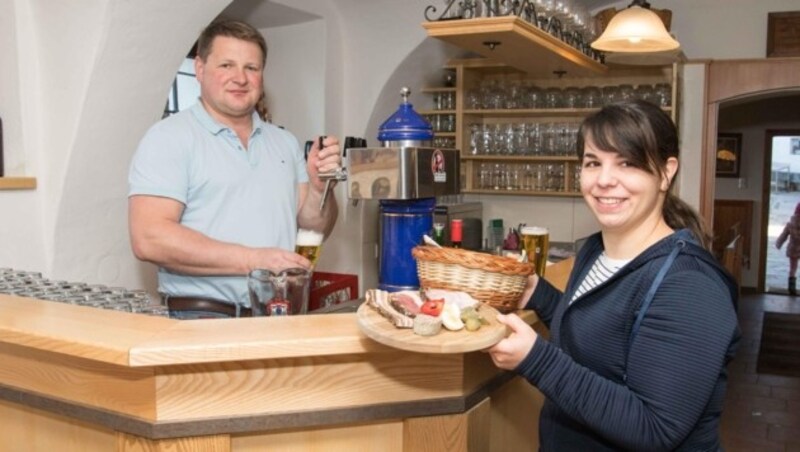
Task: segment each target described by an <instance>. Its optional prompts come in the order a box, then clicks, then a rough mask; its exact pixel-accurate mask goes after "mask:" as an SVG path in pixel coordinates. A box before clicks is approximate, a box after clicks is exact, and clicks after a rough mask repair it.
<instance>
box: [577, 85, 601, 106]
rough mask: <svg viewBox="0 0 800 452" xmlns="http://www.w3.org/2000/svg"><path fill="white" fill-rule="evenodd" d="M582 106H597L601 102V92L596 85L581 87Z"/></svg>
mask: <svg viewBox="0 0 800 452" xmlns="http://www.w3.org/2000/svg"><path fill="white" fill-rule="evenodd" d="M581 91H583V93H582V94H583V106H584V107H585V108H598V107H600V106H601V105H602V104H603V93H602V92H601V91H600V88H598V87H596V86H587V87H585V88H583V89H582V90H581Z"/></svg>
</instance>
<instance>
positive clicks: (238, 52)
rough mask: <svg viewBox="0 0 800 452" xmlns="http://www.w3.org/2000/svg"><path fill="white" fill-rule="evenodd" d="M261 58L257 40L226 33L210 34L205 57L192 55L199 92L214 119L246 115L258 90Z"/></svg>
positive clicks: (226, 121)
mask: <svg viewBox="0 0 800 452" xmlns="http://www.w3.org/2000/svg"><path fill="white" fill-rule="evenodd" d="M262 61H263V60H262V55H261V49H260V48H259V47H258V45H257V44H255V43H252V42H249V41H242V40H240V39H236V38H231V37H228V36H217V37H216V38H214V41H213V42H212V45H211V52H210V53H209V55H208V58H207V59H206V61H202V60H201V59H200V58H196V59H195V62H194V67H195V73H196V74H197V81H198V82H199V83H200V95H201V98H202V99H203V103H204V104H205V106H206V109H207V110H209V113H210V114H211V116H212V117H213V118H214V119H216V120H218V121H220V122H222V123H229V122H231V121H234V120H236V119H241V118H243V117H249V116H250V114H251V113H252V112H253V108H254V107H255V105H256V103H257V102H258V98H259V97H260V96H261V92H262V83H263V73H264V72H263V71H264V67H263V65H262Z"/></svg>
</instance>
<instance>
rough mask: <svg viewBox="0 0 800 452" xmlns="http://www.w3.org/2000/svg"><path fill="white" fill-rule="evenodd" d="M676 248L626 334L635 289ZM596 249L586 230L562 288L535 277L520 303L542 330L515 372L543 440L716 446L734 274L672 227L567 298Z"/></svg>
mask: <svg viewBox="0 0 800 452" xmlns="http://www.w3.org/2000/svg"><path fill="white" fill-rule="evenodd" d="M675 247H679V248H680V251H679V253H678V254H677V256H676V258H675V260H674V262H673V263H672V264H671V265H670V266H669V270H668V271H667V273H666V275H665V277H664V278H663V280H662V282H661V284H660V285H659V286H658V290H657V291H656V293H655V296H654V297H653V299H652V303H651V304H650V306H649V308H648V309H647V310H646V312H645V316H644V319H643V321H642V322H641V325H640V328H639V329H638V332H637V333H636V335H635V336H632V335H631V330H632V325H633V323H634V321H635V319H636V317H637V314H638V313H639V308H640V305H641V303H642V300H643V299H644V298H645V293H646V292H647V291H648V290H649V289H650V286H651V285H652V282H653V280H654V279H655V276H656V274H657V273H658V272H659V270H660V269H661V268H662V267H663V266H664V263H665V261H666V260H667V256H668V255H669V254H670V252H671V251H672V250H673V249H675ZM602 251H603V243H602V238H601V236H600V234H595V235H594V236H592V237H591V238H590V239H589V240H588V241H587V243H586V245H585V246H584V247H583V248H582V249H581V251H580V252H579V253H578V256H577V258H576V262H575V267H574V269H573V271H572V274H571V275H570V278H569V282H568V284H567V288H566V292H565V293H564V294H562V293H561V292H559V291H558V290H557V289H555V288H554V287H553V286H551V285H550V284H549V283H547V282H546V281H544V280H541V279H540V281H539V284H538V285H537V287H536V290H535V292H534V294H533V296H532V297H531V299H530V300H529V301H528V304H527V308H528V309H534V310H535V311H536V312H537V314H538V315H539V317H540V318H541V320H542V321H543V322H544V323H545V324H546V325H548V327H549V328H550V340H549V341H548V340H545V339H544V338H542V337H541V336H540V337H539V338H538V339H537V340H536V343H535V344H534V347H533V348H532V349H531V352H530V353H529V354H528V356H527V357H526V358H525V360H523V362H522V363H520V365H519V366H518V367H517V369H516V372H518V373H519V374H520V375H521V376H523V377H525V378H526V379H527V380H528V381H529V382H530V383H532V384H533V385H535V386H536V387H537V388H539V390H541V391H542V393H543V394H544V395H545V396H546V397H547V399H546V401H545V405H544V408H543V409H542V413H541V418H540V430H539V437H540V442H541V449H542V450H544V451H605V450H636V451H661V450H665V451H666V450H687V451H688V450H691V451H706V450H718V449H720V447H721V446H720V440H719V422H720V414H721V411H722V405H723V400H724V396H725V387H726V383H727V372H726V368H725V366H726V364H727V363H728V362H729V361H730V360H731V359H732V358H733V355H734V352H735V349H736V345H737V343H738V341H739V338H740V332H739V328H738V325H737V318H736V308H735V304H736V302H737V294H738V290H737V286H736V282H735V281H734V280H733V278H732V277H731V276H730V274H729V273H728V272H726V271H725V270H724V269H723V268H722V267H720V266H719V264H718V263H717V261H716V260H715V259H714V257H713V256H712V255H711V254H710V253H709V252H708V251H706V250H705V249H703V248H702V247H700V246H699V245H698V244H697V243H696V242H695V241H694V240H693V239H692V235H691V233H690V232H689V231H688V230H681V231H677V232H675V233H673V234H671V235H670V236H668V237H666V238H664V239H662V240H661V241H659V242H658V243H656V244H654V245H653V246H651V247H650V248H648V249H647V250H645V251H644V252H643V253H641V254H640V255H639V256H637V257H636V258H635V259H633V260H632V261H631V262H629V263H628V264H627V265H625V266H624V267H623V268H622V269H620V270H619V271H618V272H617V273H616V274H615V275H614V276H612V277H611V278H610V279H609V280H608V281H606V282H604V283H603V284H601V285H599V286H597V287H595V288H594V289H592V290H590V291H588V292H587V293H585V294H583V295H582V296H581V297H579V298H577V299H576V300H575V301H574V302H573V303H572V304H569V300H570V299H571V298H572V294H573V293H574V291H575V290H576V289H577V287H578V286H579V285H580V283H581V281H582V280H583V278H584V276H585V275H586V273H587V272H588V271H589V269H590V268H591V266H592V264H593V263H594V261H595V260H596V259H597V257H598V256H599V255H600V253H601V252H602ZM629 341H631V342H630V344H629Z"/></svg>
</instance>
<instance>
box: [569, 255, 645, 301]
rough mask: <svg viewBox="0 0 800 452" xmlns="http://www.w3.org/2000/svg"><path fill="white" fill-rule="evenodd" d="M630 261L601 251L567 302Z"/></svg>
mask: <svg viewBox="0 0 800 452" xmlns="http://www.w3.org/2000/svg"><path fill="white" fill-rule="evenodd" d="M630 261H631V260H630V259H611V258H610V257H608V256H607V255H606V252H605V251H603V252H602V253H601V254H600V255H599V256H597V260H595V261H594V264H593V265H592V268H591V269H590V270H589V273H587V274H586V278H584V279H583V281H582V282H581V285H580V286H578V290H576V291H575V294H574V295H572V299H571V300H570V301H569V303H570V304H572V302H573V301H575V299H577V298H578V297H580V296H581V295H583V294H585V293H586V292H588V291H590V290H592V289H594V288H595V287H597V286H599V285H600V284H602V283H604V282H606V281H607V280H608V279H609V278H611V276H613V275H614V273H616V272H617V271H619V269H620V268H622V267H624V266H625V264H627V263H628V262H630Z"/></svg>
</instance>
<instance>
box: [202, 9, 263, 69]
mask: <svg viewBox="0 0 800 452" xmlns="http://www.w3.org/2000/svg"><path fill="white" fill-rule="evenodd" d="M217 36H228V37H230V38H235V39H241V40H242V41H248V42H252V43H253V44H256V45H258V47H259V48H260V49H261V55H262V60H261V64H262V66H263V65H264V64H266V62H267V42H266V41H265V40H264V36H262V35H261V33H260V32H259V31H258V30H256V29H255V28H254V27H253V26H252V25H250V24H248V23H246V22H242V21H240V20H230V19H222V20H215V21H214V22H211V23H210V24H209V25H208V26H207V27H206V28H205V29H204V30H203V31H202V33H200V37H199V38H197V56H198V57H200V59H201V60H203V62H205V61H207V60H208V55H209V54H210V53H211V45H212V44H213V42H214V38H216V37H217Z"/></svg>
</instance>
